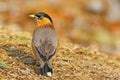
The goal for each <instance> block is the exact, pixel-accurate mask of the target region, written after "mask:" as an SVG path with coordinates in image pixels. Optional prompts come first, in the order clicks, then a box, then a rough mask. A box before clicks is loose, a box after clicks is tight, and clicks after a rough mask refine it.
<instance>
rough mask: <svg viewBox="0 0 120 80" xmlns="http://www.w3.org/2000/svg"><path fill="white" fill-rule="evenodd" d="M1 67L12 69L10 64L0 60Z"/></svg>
mask: <svg viewBox="0 0 120 80" xmlns="http://www.w3.org/2000/svg"><path fill="white" fill-rule="evenodd" d="M0 68H3V69H10V66H8V65H7V64H5V63H4V62H0Z"/></svg>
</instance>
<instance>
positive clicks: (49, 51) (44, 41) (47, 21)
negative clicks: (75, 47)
mask: <svg viewBox="0 0 120 80" xmlns="http://www.w3.org/2000/svg"><path fill="white" fill-rule="evenodd" d="M29 16H30V17H33V18H35V20H36V22H37V27H35V29H34V31H33V36H32V43H31V44H32V49H33V51H34V54H35V58H36V60H37V61H38V62H39V63H40V74H41V75H44V76H52V74H53V69H52V57H53V56H54V55H55V53H56V49H57V47H58V35H57V32H56V30H55V27H54V24H53V20H52V19H51V17H50V16H49V15H48V14H46V13H45V12H38V13H36V14H31V15H29Z"/></svg>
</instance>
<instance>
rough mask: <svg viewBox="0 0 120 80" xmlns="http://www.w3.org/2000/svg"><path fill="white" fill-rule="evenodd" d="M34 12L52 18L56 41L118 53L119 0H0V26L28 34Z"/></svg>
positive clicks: (119, 46)
mask: <svg viewBox="0 0 120 80" xmlns="http://www.w3.org/2000/svg"><path fill="white" fill-rule="evenodd" d="M37 12H46V13H48V14H49V15H50V16H51V17H52V19H53V21H54V25H55V28H56V30H57V33H58V35H59V39H60V41H70V42H72V43H75V44H79V45H80V46H85V47H89V48H91V49H98V50H100V51H103V52H106V53H110V54H112V53H113V54H120V0H0V28H6V29H13V30H16V31H28V32H30V33H32V30H33V29H34V28H35V26H37V25H36V21H35V20H34V19H31V18H29V16H28V15H29V14H34V13H37Z"/></svg>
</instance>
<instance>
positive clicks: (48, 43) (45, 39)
mask: <svg viewBox="0 0 120 80" xmlns="http://www.w3.org/2000/svg"><path fill="white" fill-rule="evenodd" d="M32 42H33V45H34V46H35V48H36V51H37V52H36V53H37V55H38V56H40V57H41V58H42V59H43V60H47V59H50V58H51V57H52V56H53V55H54V54H55V51H56V47H57V43H58V38H57V34H56V32H55V30H52V29H49V28H43V29H37V30H36V31H35V32H34V37H33V41H32Z"/></svg>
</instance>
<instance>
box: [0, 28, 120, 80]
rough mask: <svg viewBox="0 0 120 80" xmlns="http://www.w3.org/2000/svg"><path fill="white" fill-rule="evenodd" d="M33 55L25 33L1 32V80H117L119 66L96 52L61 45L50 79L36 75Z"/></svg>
mask: <svg viewBox="0 0 120 80" xmlns="http://www.w3.org/2000/svg"><path fill="white" fill-rule="evenodd" d="M23 35H24V36H23ZM32 53H33V52H32V49H31V37H30V35H29V34H28V33H21V32H18V31H16V32H15V31H13V32H12V31H10V32H8V30H6V29H2V30H0V80H8V79H9V80H72V79H74V80H120V63H119V62H118V61H117V60H116V59H115V58H114V57H112V56H109V55H107V54H103V53H101V52H99V51H98V50H90V49H88V48H83V47H80V46H78V45H75V44H72V43H70V42H64V43H63V42H60V45H59V47H58V50H57V53H56V55H55V56H54V58H53V69H54V74H53V76H52V77H45V76H40V75H38V74H37V73H38V72H39V65H38V67H35V66H34V65H35V59H34V57H33V54H32Z"/></svg>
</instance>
